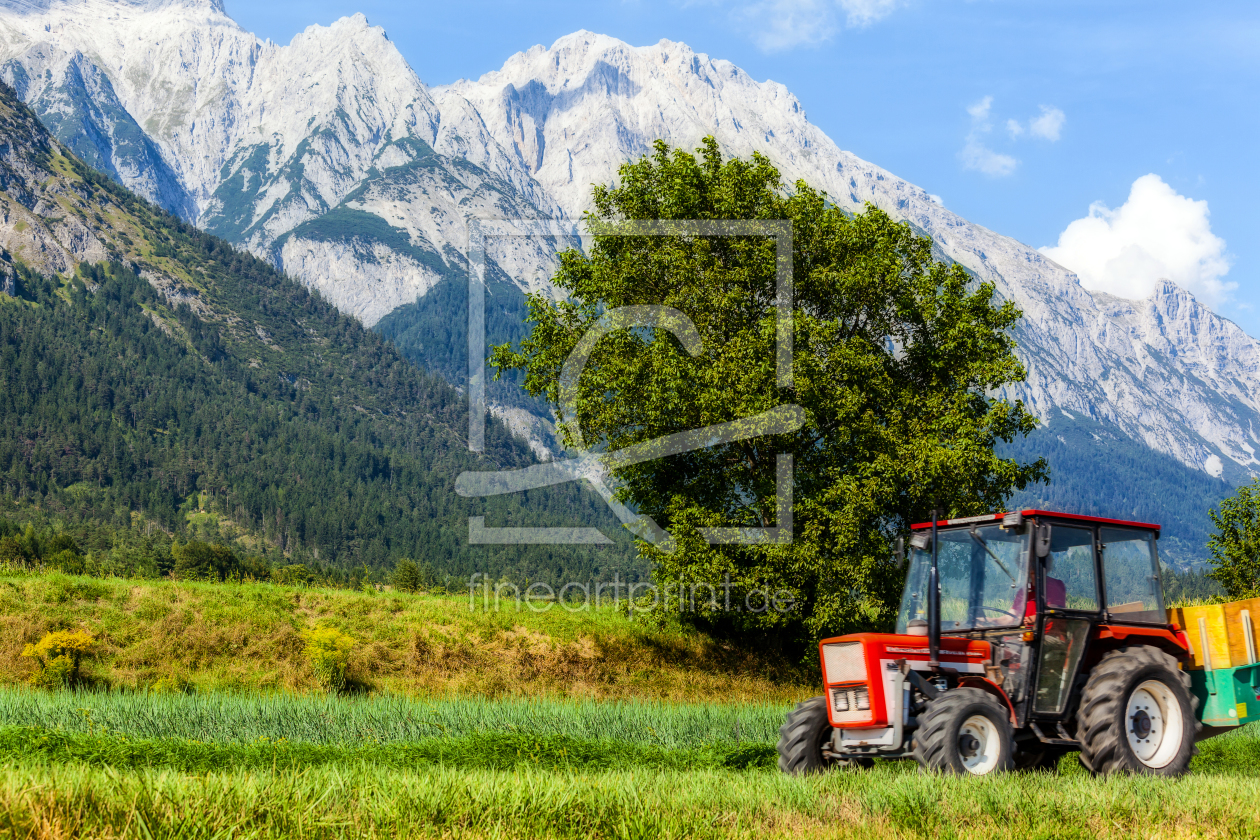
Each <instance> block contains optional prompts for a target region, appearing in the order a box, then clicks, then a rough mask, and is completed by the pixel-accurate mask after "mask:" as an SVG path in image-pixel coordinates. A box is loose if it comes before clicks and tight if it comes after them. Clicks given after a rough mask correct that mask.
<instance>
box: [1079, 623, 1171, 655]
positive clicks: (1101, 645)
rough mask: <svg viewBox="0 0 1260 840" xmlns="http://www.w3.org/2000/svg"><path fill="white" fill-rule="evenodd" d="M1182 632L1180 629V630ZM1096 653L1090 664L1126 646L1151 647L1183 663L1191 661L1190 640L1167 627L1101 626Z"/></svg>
mask: <svg viewBox="0 0 1260 840" xmlns="http://www.w3.org/2000/svg"><path fill="white" fill-rule="evenodd" d="M1178 629H1179V630H1180V628H1178ZM1094 638H1095V640H1096V643H1095V644H1094V645H1092V647H1093V648H1094V651H1093V652H1092V653H1091V654H1090V655H1089V659H1090V660H1091V663H1090V664H1093V663H1094V662H1096V661H1097V660H1098V659H1099V658H1101V656H1102V654H1104V653H1106V652H1107V651H1109V650H1114V649H1116V648H1120V647H1125V646H1126V645H1151V646H1153V647H1157V648H1159V649H1160V650H1162V651H1164V652H1165V653H1168V654H1171V655H1172V656H1174V657H1176V658H1177V659H1178V660H1180V661H1181V662H1182V663H1185V662H1188V661H1189V660H1190V645H1189V641H1190V640H1189V639H1188V638H1187V637H1186V633H1185V631H1180V632H1175V631H1173V630H1172V628H1171V627H1169V626H1167V625H1154V626H1151V627H1134V626H1132V625H1123V624H1100V625H1098V629H1097V630H1096V631H1095V636H1094Z"/></svg>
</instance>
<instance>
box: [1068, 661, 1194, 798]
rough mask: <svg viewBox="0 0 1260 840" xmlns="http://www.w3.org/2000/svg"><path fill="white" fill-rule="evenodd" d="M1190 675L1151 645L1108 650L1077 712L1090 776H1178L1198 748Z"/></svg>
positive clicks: (1085, 761)
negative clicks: (1095, 774)
mask: <svg viewBox="0 0 1260 840" xmlns="http://www.w3.org/2000/svg"><path fill="white" fill-rule="evenodd" d="M1197 706H1198V701H1197V700H1196V698H1195V697H1194V696H1193V695H1192V694H1191V693H1190V675H1189V674H1187V673H1185V672H1183V671H1180V670H1178V668H1177V660H1175V659H1173V658H1172V657H1171V656H1169V655H1168V654H1167V653H1165V652H1163V651H1162V650H1159V649H1157V648H1153V647H1130V648H1121V649H1120V650H1116V651H1112V652H1111V653H1108V654H1107V655H1106V656H1104V657H1103V659H1102V661H1101V662H1100V663H1099V664H1098V665H1097V666H1096V667H1095V668H1094V670H1093V671H1092V672H1091V673H1090V675H1089V681H1088V682H1086V683H1085V690H1084V692H1083V693H1082V694H1081V706H1080V712H1079V713H1078V714H1077V737H1078V738H1079V739H1080V742H1081V764H1083V765H1084V766H1085V767H1086V769H1088V770H1090V771H1091V772H1093V773H1140V774H1144V775H1151V776H1179V775H1181V774H1182V773H1185V772H1186V770H1188V769H1189V767H1190V759H1191V758H1193V757H1194V756H1195V755H1197V754H1198V752H1199V750H1198V748H1197V747H1195V745H1194V742H1195V740H1197V739H1196V736H1197V735H1198V732H1199V729H1200V724H1199V720H1198V716H1197V715H1196V707H1197Z"/></svg>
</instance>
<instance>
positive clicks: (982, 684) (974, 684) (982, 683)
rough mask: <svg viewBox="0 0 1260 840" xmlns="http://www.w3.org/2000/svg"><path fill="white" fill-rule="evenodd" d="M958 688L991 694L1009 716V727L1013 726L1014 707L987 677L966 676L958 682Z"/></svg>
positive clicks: (1000, 688) (1009, 699) (1003, 692)
mask: <svg viewBox="0 0 1260 840" xmlns="http://www.w3.org/2000/svg"><path fill="white" fill-rule="evenodd" d="M958 687H959V688H978V689H980V690H981V691H984V692H987V693H989V694H992V695H993V696H994V697H996V698H997V699H998V701H999V702H1000V703H1001V704H1002V706H1003V708H1005V709H1006V712H1007V714H1009V715H1010V716H1011V726H1014V725H1015V707H1014V706H1013V705H1011V698H1009V697H1007V696H1006V692H1005V691H1003V690H1002V686H1000V685H998V684H997V683H995V682H994V681H993V680H991V679H988V678H987V677H982V676H980V675H978V674H968V675H967V676H965V677H963V678H961V679H960V680H958Z"/></svg>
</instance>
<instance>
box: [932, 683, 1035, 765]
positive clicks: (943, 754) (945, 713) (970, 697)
mask: <svg viewBox="0 0 1260 840" xmlns="http://www.w3.org/2000/svg"><path fill="white" fill-rule="evenodd" d="M977 703H979V704H983V705H986V706H989V707H990V708H991V709H992V710H993V711H996V712H997V714H998V716H999V719H1000V720H1002V721H1003V722H1006V724H1007V725H1008V726H1009V718H1008V713H1007V710H1006V709H1005V708H1003V707H1002V705H1001V704H1000V703H999V702H998V701H997V700H996V699H995V698H994V697H993V695H991V694H989V693H988V692H987V691H982V690H980V689H978V688H955V689H950V690H949V691H946V692H945V693H944V694H942V695H940V696H939V697H937V698H936V699H934V700H932V701H930V702H929V703H928V704H927V710H926V711H925V712H924V713H923V714H922V716H920V718H919V728H918V730H917V731H916V732H915V735H914V742H913V745H912V754H913V756H914V758H915V760H916V761H918V762H919V766H920V767H922V768H923V769H924V770H928V771H933V772H945V773H949V772H957V768H955V767H953V766H951V764H950V761H949V753H948V750H949V746H950V745H951V744H953V743H954V742H955V740H956V738H957V731H956V729H957V726H958V718H959V716H960V715H961V713H962V710H963V709H964V708H965V707H967V706H969V705H972V704H977ZM1007 736H1008V737H1007V756H1006V766H1004V767H1002V768H1000V769H1004V770H1010V769H1012V768H1013V763H1012V761H1013V759H1012V755H1011V753H1012V752H1013V748H1014V743H1013V742H1012V740H1011V738H1010V732H1009V730H1008V733H1007Z"/></svg>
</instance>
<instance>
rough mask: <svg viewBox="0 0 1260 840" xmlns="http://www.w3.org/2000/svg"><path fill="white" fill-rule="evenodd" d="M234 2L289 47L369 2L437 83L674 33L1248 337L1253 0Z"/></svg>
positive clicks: (1259, 82) (973, 198)
mask: <svg viewBox="0 0 1260 840" xmlns="http://www.w3.org/2000/svg"><path fill="white" fill-rule="evenodd" d="M227 10H228V13H229V14H231V15H232V16H233V17H234V18H235V19H236V20H237V21H238V22H240V23H241V25H242V26H244V27H246V28H248V29H250V30H252V31H254V32H256V33H258V34H259V35H260V36H262V37H269V38H271V39H272V40H273V41H278V42H281V43H287V42H288V41H289V40H290V39H291V38H292V37H293V35H294V34H296V33H297V32H299V31H301V30H302V29H304V28H305V27H306V26H308V25H310V24H312V23H320V24H328V23H330V22H332V21H333V20H335V19H337V18H338V17H342V16H344V15H349V14H353V13H355V12H363V13H364V14H366V15H367V17H368V19H369V20H370V21H371V22H372V23H374V24H377V25H380V26H383V27H385V29H386V31H387V32H388V33H389V36H390V38H391V39H392V40H393V41H394V42H395V43H396V44H397V45H398V47H399V49H400V50H401V51H402V53H403V55H404V56H405V57H406V58H407V60H408V61H409V62H410V63H411V65H412V66H413V67H414V68H415V69H416V71H417V73H419V75H420V77H421V78H422V79H424V80H425V82H427V83H429V84H431V85H437V84H443V83H446V82H450V81H453V80H455V79H458V78H461V77H473V78H475V77H477V76H479V75H481V74H482V73H484V72H487V71H489V70H492V69H495V68H497V67H499V66H500V65H502V63H503V62H504V60H505V59H507V57H508V56H510V55H511V54H513V53H515V52H518V51H520V50H524V49H527V48H529V47H531V46H533V45H534V44H546V45H549V44H551V43H552V42H553V41H555V40H556V39H557V38H559V37H560V36H562V35H565V34H568V33H569V32H572V31H575V30H577V29H589V30H591V31H595V32H601V33H606V34H609V35H612V36H615V37H617V38H621V39H622V40H625V41H628V42H630V43H632V44H635V45H642V44H650V43H655V42H657V41H659V40H660V39H662V38H668V39H670V40H675V41H684V42H686V43H687V44H689V45H690V46H691V47H693V48H694V49H696V50H698V51H701V52H706V53H708V54H710V55H711V56H714V57H716V58H725V59H727V60H730V61H733V62H734V63H736V64H738V65H739V66H740V67H742V68H743V69H744V70H746V71H747V72H748V73H749V74H751V75H752V76H753V77H754V78H757V79H774V80H775V81H778V82H782V83H784V84H785V85H787V87H788V88H789V89H790V90H792V91H793V92H794V93H795V94H796V95H797V96H798V97H799V98H800V100H801V101H802V103H803V104H804V106H805V109H806V112H807V113H808V115H809V117H810V119H811V121H813V122H814V123H815V124H817V125H818V126H819V127H821V128H822V129H823V130H824V131H826V132H827V133H828V134H829V135H830V136H831V137H832V139H834V140H835V141H836V142H837V143H838V144H839V145H840V146H841V147H842V148H845V149H848V150H850V151H852V152H854V153H855V154H857V155H859V156H860V157H862V158H865V159H867V160H870V161H872V162H874V163H877V164H879V165H880V166H883V167H884V168H886V169H888V170H890V171H892V172H894V173H896V174H897V175H899V176H901V177H903V178H906V179H908V180H910V181H912V182H913V183H915V184H918V185H919V186H921V187H923V188H924V189H926V190H928V191H929V192H931V193H934V194H936V195H938V196H940V197H941V199H942V200H943V201H944V203H945V205H946V206H947V207H949V208H951V209H952V210H954V211H955V212H957V213H959V214H961V215H962V216H963V217H965V218H967V219H969V220H971V221H973V222H976V223H979V224H982V225H985V226H986V227H989V228H992V229H994V230H996V231H999V232H1001V233H1004V234H1006V235H1008V236H1012V237H1015V238H1016V239H1019V240H1021V241H1023V242H1025V243H1027V244H1029V245H1033V246H1035V247H1042V246H1060V245H1061V247H1057V249H1056V250H1055V251H1054V252H1052V253H1053V255H1054V256H1055V257H1056V258H1057V259H1059V260H1060V261H1061V262H1064V263H1065V264H1067V265H1068V266H1069V267H1070V268H1073V269H1074V270H1076V271H1078V273H1080V274H1082V277H1084V278H1087V279H1086V284H1087V285H1092V286H1093V287H1095V288H1103V289H1106V290H1109V291H1113V292H1117V293H1121V294H1125V295H1127V296H1141V295H1142V294H1143V293H1144V291H1145V289H1148V288H1149V287H1150V285H1151V283H1153V281H1154V279H1155V275H1169V276H1171V279H1174V280H1176V281H1178V282H1179V283H1180V284H1181V285H1183V286H1187V287H1189V288H1191V290H1192V291H1194V292H1195V293H1196V295H1198V296H1199V298H1200V299H1201V300H1203V301H1204V302H1205V303H1209V304H1210V305H1212V306H1213V308H1214V309H1216V310H1217V311H1218V312H1220V313H1221V314H1223V315H1225V316H1227V317H1229V318H1232V319H1233V320H1235V321H1237V322H1238V323H1239V324H1240V325H1241V326H1243V327H1244V328H1245V329H1246V330H1247V331H1248V332H1249V333H1251V334H1252V335H1256V336H1260V202H1258V201H1257V200H1256V199H1257V197H1258V196H1260V166H1258V162H1257V151H1258V147H1260V143H1258V142H1257V138H1258V137H1260V107H1257V106H1260V94H1258V92H1260V4H1256V3H1254V2H1250V3H1244V2H1210V0H1208V2H1200V3H1185V2H1163V0H1154V2H1152V0H1146V1H1145V2H1130V1H1129V0H1116V1H1115V2H1107V0H1094V2H1077V0H1054V2H1049V0H970V1H968V0H734V2H720V0H691V2H669V1H668V0H659V2H652V1H650V0H628V1H627V2H611V3H593V2H554V3H545V4H544V3H530V2H517V0H463V1H462V2H459V3H444V4H431V3H424V4H415V3H401V2H389V0H304V1H303V2H290V0H270V2H268V3H253V4H244V3H241V2H239V0H227ZM1150 175H1154V176H1157V177H1156V178H1149V177H1144V176H1150ZM1131 193H1132V200H1130V197H1131ZM1096 202H1100V203H1101V204H1099V205H1097V206H1095V208H1094V210H1093V211H1092V218H1086V217H1090V216H1091V209H1090V208H1091V205H1093V204H1095V203H1096ZM1209 214H1210V215H1209ZM1082 219H1084V221H1078V220H1082ZM1073 222H1077V223H1076V224H1075V225H1073V226H1072V227H1071V229H1070V231H1069V233H1068V235H1067V237H1066V238H1065V239H1064V241H1063V242H1062V243H1060V236H1061V235H1062V234H1064V231H1065V230H1068V229H1069V225H1072V223H1073ZM1071 263H1075V264H1071Z"/></svg>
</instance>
